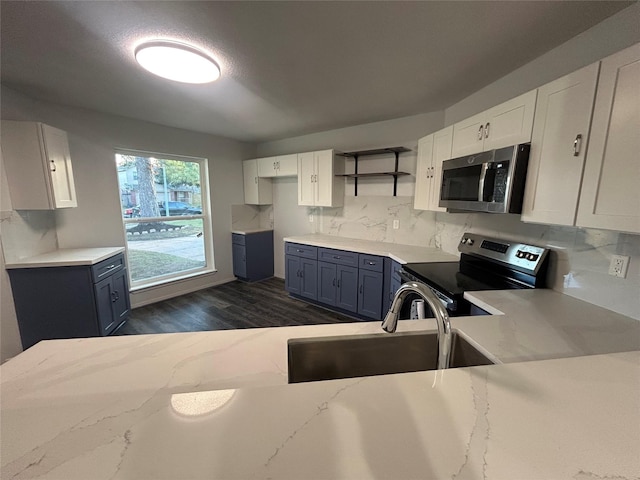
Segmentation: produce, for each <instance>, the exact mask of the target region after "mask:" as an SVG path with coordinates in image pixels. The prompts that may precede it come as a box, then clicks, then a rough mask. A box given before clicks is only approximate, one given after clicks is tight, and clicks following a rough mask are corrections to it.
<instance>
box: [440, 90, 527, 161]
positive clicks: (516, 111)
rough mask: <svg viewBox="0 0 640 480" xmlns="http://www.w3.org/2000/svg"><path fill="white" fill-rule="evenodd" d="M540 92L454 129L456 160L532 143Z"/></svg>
mask: <svg viewBox="0 0 640 480" xmlns="http://www.w3.org/2000/svg"><path fill="white" fill-rule="evenodd" d="M536 93H537V91H536V90H532V91H530V92H527V93H525V94H523V95H520V96H519V97H516V98H512V99H511V100H509V101H507V102H504V103H501V104H500V105H497V106H495V107H493V108H490V109H489V110H486V111H484V112H482V113H479V114H477V115H474V116H473V117H470V118H467V119H465V120H463V121H461V122H458V123H456V124H455V125H453V144H452V150H451V156H452V158H456V157H461V156H464V155H471V154H474V153H480V152H484V151H487V150H493V149H495V148H501V147H507V146H509V145H516V144H518V143H527V142H529V141H531V130H532V127H533V113H534V110H535V104H536Z"/></svg>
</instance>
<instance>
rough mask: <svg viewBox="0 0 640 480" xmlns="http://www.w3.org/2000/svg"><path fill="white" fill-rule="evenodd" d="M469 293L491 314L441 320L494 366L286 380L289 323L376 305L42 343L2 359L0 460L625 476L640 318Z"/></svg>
mask: <svg viewBox="0 0 640 480" xmlns="http://www.w3.org/2000/svg"><path fill="white" fill-rule="evenodd" d="M469 295H470V297H471V299H472V300H476V301H478V302H483V303H484V304H485V306H487V307H491V309H492V310H493V311H500V312H502V314H501V315H496V316H483V317H460V318H454V319H452V326H453V328H454V329H455V330H458V331H459V332H460V333H461V334H462V335H464V336H467V337H470V338H471V339H472V340H473V341H474V343H476V344H477V345H478V346H479V347H480V348H481V349H482V350H485V351H487V352H488V353H490V354H491V355H492V356H493V357H494V358H495V359H496V360H498V361H499V362H502V363H503V364H502V365H493V366H487V367H473V368H462V369H451V370H447V371H441V372H417V373H408V374H398V375H384V376H378V377H364V378H356V379H345V380H336V381H326V382H311V383H304V384H295V385H287V384H286V382H287V354H286V341H287V339H289V338H300V337H314V336H326V335H345V334H362V333H371V332H380V325H379V322H357V323H352V324H336V325H313V326H299V327H280V328H264V329H247V330H231V331H218V332H199V333H176V334H161V335H140V336H123V337H108V338H89V339H73V340H53V341H45V342H40V343H38V344H37V345H35V346H34V347H32V348H30V349H28V350H27V351H26V352H24V353H22V354H20V355H19V356H17V357H15V358H14V359H11V360H10V361H8V362H7V363H5V364H4V365H2V367H0V373H1V380H0V381H1V384H0V386H1V390H0V394H1V396H2V397H1V399H2V424H1V425H0V428H1V432H0V433H2V435H1V437H0V442H1V443H0V447H1V450H2V459H1V461H2V466H1V467H0V468H1V473H2V475H1V476H2V478H16V479H19V478H60V479H63V478H64V479H74V478H75V479H99V478H105V479H106V478H122V479H131V478H135V479H143V478H149V479H151V478H153V479H157V478H167V479H169V478H171V479H174V478H180V479H182V478H225V479H226V478H238V479H247V478H291V479H301V478H304V479H307V478H327V479H329V478H330V479H335V478H346V479H361V478H390V479H401V478H447V479H449V478H457V479H462V478H469V479H472V478H490V479H509V480H511V479H536V480H537V479H554V480H555V479H564V478H566V479H581V480H586V479H595V478H618V479H630V478H638V477H637V476H638V472H640V453H639V450H638V445H640V351H638V350H640V322H637V321H635V320H632V319H629V318H628V317H625V316H623V315H619V314H616V313H613V312H610V311H608V310H605V309H602V308H600V307H596V306H593V305H590V304H587V303H585V302H581V301H579V300H576V299H573V298H571V297H568V296H566V295H562V294H559V293H557V292H553V291H548V290H534V291H523V290H514V291H509V292H508V293H506V292H481V293H472V294H469ZM476 297H477V298H476ZM425 329H429V330H433V329H435V325H434V322H433V320H406V321H401V322H400V325H399V328H398V331H410V330H425ZM381 334H382V333H381ZM383 335H384V334H383ZM632 350H635V351H632ZM617 352H618V353H617ZM619 352H623V353H619ZM594 354H598V355H594ZM584 355H588V356H584ZM567 357H571V358H567ZM524 360H527V361H524ZM512 362H515V363H512Z"/></svg>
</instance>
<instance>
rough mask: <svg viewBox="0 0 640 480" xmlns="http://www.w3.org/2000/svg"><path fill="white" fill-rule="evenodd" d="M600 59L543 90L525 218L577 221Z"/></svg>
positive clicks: (530, 219) (567, 223)
mask: <svg viewBox="0 0 640 480" xmlns="http://www.w3.org/2000/svg"><path fill="white" fill-rule="evenodd" d="M599 66H600V62H598V63H594V64H593V65H590V66H588V67H585V68H582V69H580V70H578V71H576V72H573V73H571V74H569V75H566V76H564V77H562V78H559V79H558V80H555V81H553V82H550V83H548V84H546V85H544V86H543V87H541V88H539V89H538V99H537V102H536V114H535V120H534V123H533V134H532V138H531V153H530V155H529V166H528V169H527V183H526V187H525V195H524V203H523V207H522V220H523V221H525V222H538V223H547V224H557V225H573V224H574V223H575V218H576V211H577V207H578V197H579V196H580V184H581V181H582V170H583V165H584V157H585V152H586V150H587V141H588V135H589V126H590V123H591V113H592V111H593V101H594V98H595V94H596V85H597V82H598V70H599Z"/></svg>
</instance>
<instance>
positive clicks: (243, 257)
mask: <svg viewBox="0 0 640 480" xmlns="http://www.w3.org/2000/svg"><path fill="white" fill-rule="evenodd" d="M231 254H232V256H233V274H234V275H235V276H236V277H240V278H246V277H247V247H246V246H245V245H239V244H237V243H233V244H231Z"/></svg>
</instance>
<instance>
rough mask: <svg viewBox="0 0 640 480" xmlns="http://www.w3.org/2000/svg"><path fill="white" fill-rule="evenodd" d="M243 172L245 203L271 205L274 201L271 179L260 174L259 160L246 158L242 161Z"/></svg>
mask: <svg viewBox="0 0 640 480" xmlns="http://www.w3.org/2000/svg"><path fill="white" fill-rule="evenodd" d="M242 173H243V176H244V203H246V204H249V205H271V204H272V203H273V188H272V185H271V180H269V179H267V178H260V177H259V176H258V161H257V160H245V161H244V162H242Z"/></svg>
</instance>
